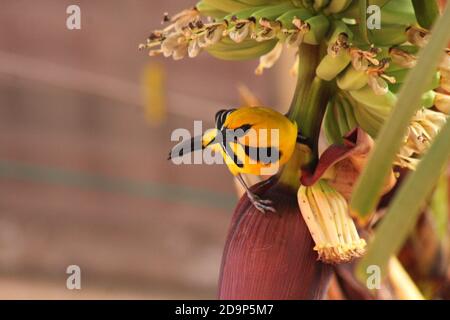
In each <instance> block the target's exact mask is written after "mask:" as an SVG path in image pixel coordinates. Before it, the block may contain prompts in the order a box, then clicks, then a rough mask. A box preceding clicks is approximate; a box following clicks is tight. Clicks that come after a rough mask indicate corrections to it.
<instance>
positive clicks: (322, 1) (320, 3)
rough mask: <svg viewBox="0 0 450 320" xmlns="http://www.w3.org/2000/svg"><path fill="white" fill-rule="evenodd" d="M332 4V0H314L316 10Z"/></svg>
mask: <svg viewBox="0 0 450 320" xmlns="http://www.w3.org/2000/svg"><path fill="white" fill-rule="evenodd" d="M329 4H330V0H314V4H313V8H314V10H316V11H319V10H321V9H322V8H324V7H326V6H327V5H329Z"/></svg>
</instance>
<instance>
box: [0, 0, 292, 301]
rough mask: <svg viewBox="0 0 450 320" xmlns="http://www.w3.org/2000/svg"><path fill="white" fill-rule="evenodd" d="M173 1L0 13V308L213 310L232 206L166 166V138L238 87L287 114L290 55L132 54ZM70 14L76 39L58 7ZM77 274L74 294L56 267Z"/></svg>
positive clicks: (232, 195) (4, 4) (229, 183)
mask: <svg viewBox="0 0 450 320" xmlns="http://www.w3.org/2000/svg"><path fill="white" fill-rule="evenodd" d="M194 3H195V1H186V0H185V1H183V0H170V1H162V0H127V1H124V0H109V1H104V0H84V1H75V0H72V1H66V0H40V1H38V2H37V1H32V0H2V1H1V2H0V298H2V299H5V298H6V299H9V298H19V299H20V298H31V299H47V298H50V299H53V298H61V299H90V298H100V299H101V298H112V299H116V298H137V299H139V298H144V299H154V298H156V299H158V298H159V299H165V298H168V299H170V298H174V299H177V298H185V299H196V298H215V297H216V283H217V280H218V273H219V266H220V260H221V254H222V247H223V244H224V242H225V234H226V231H227V228H228V224H229V220H230V217H231V214H232V209H233V207H234V205H235V203H236V202H237V197H236V191H235V188H234V185H233V180H232V178H231V176H230V174H229V173H228V171H227V169H226V168H225V167H224V166H218V165H214V166H208V165H190V166H175V165H173V164H172V163H171V162H168V161H167V160H166V157H167V154H168V152H169V150H170V148H171V146H173V144H174V143H173V142H171V141H170V135H171V132H172V131H173V130H174V129H176V128H186V129H188V130H190V131H192V130H193V121H194V120H204V123H203V124H204V128H205V129H206V128H209V127H210V126H211V125H212V121H211V120H212V119H213V118H214V114H215V112H216V111H217V110H219V109H221V108H227V107H231V106H236V105H238V104H239V103H240V102H239V94H238V86H239V85H240V84H242V83H244V84H246V85H247V86H248V88H249V89H250V90H251V91H252V92H253V93H254V94H255V95H256V96H257V97H258V98H260V99H261V101H263V102H264V103H265V104H267V105H272V106H278V107H279V109H280V110H286V109H287V107H288V102H289V100H290V97H291V91H292V87H293V85H294V78H290V77H287V76H286V74H288V69H289V68H290V67H291V62H292V61H291V60H292V59H293V57H292V56H289V57H286V58H284V59H282V61H281V62H280V63H279V64H277V66H276V67H275V68H273V69H271V70H269V71H267V72H266V73H265V74H264V75H263V76H262V77H256V76H254V72H253V71H254V68H255V67H256V65H257V61H249V62H224V61H219V60H216V59H213V58H211V57H209V56H208V55H207V54H206V53H203V54H202V55H201V56H200V57H198V58H196V59H188V58H187V59H184V60H182V61H172V60H169V59H163V58H160V57H157V58H150V57H148V56H147V54H146V53H145V52H138V50H137V47H138V44H139V43H141V42H143V41H144V40H145V38H146V37H147V36H148V35H149V33H150V31H151V30H153V29H156V28H160V27H161V25H160V23H161V20H162V17H163V13H164V12H169V13H170V14H173V13H176V12H178V11H180V10H181V9H183V8H185V7H190V6H192V5H194ZM73 4H76V5H78V6H80V8H81V30H68V29H67V28H66V19H67V17H68V14H67V13H66V9H67V7H68V6H69V5H73ZM69 265H78V266H79V267H80V268H81V287H82V289H81V290H72V291H71V290H68V289H67V288H66V279H67V277H68V276H69V275H68V274H66V268H67V267H68V266H69Z"/></svg>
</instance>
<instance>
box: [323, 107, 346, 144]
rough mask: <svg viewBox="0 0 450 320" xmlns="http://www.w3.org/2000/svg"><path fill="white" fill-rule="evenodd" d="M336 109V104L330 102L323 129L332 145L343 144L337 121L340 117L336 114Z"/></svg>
mask: <svg viewBox="0 0 450 320" xmlns="http://www.w3.org/2000/svg"><path fill="white" fill-rule="evenodd" d="M335 109H336V108H335V104H334V103H333V102H330V103H329V104H328V106H327V109H326V111H325V115H324V118H323V129H324V132H325V136H326V137H327V140H328V142H329V143H330V144H342V143H343V139H342V136H341V131H340V128H339V124H338V121H337V120H336V118H337V117H338V115H337V114H336V113H335Z"/></svg>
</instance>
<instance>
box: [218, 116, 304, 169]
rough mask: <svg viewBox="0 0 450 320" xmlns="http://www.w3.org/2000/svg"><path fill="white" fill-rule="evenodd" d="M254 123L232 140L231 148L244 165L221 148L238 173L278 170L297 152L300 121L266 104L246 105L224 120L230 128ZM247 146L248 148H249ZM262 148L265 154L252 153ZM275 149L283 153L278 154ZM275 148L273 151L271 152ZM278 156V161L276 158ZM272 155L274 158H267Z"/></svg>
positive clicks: (260, 152)
mask: <svg viewBox="0 0 450 320" xmlns="http://www.w3.org/2000/svg"><path fill="white" fill-rule="evenodd" d="M246 125H250V129H249V130H248V131H247V132H246V134H244V135H243V136H240V137H238V138H237V141H236V142H235V143H234V142H232V143H230V148H231V150H232V151H233V153H234V154H235V155H236V158H238V159H239V160H240V161H241V163H242V165H240V166H239V165H236V163H235V161H234V160H233V159H232V158H230V156H229V155H228V154H227V153H226V152H225V151H224V150H223V149H221V150H220V152H221V153H222V155H223V157H224V159H225V162H226V164H227V165H228V168H229V169H230V171H231V173H233V174H234V175H236V174H238V173H248V174H256V175H270V174H275V173H276V172H277V171H278V169H279V167H280V166H281V165H283V164H284V163H286V162H287V161H288V160H289V159H290V157H291V156H292V153H293V152H294V148H295V144H296V140H297V124H296V123H295V122H292V121H290V120H289V119H288V118H287V117H286V116H284V115H282V114H281V113H279V112H277V111H275V110H272V109H270V108H265V107H245V108H241V109H237V110H235V111H233V112H232V113H230V114H229V115H228V117H227V118H226V120H225V122H224V128H226V129H239V128H242V127H243V126H244V127H245V126H246ZM246 149H247V152H246ZM248 149H250V153H251V152H252V151H253V152H259V156H261V157H262V158H263V160H262V161H259V159H258V158H259V157H255V156H254V153H253V156H250V157H249V155H248V153H249V150H248ZM274 150H278V151H279V155H278V156H277V157H274V152H273V151H274ZM270 151H272V153H270ZM274 158H275V161H274ZM264 159H269V160H270V161H264Z"/></svg>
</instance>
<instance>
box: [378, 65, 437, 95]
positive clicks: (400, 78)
mask: <svg viewBox="0 0 450 320" xmlns="http://www.w3.org/2000/svg"><path fill="white" fill-rule="evenodd" d="M410 70H411V69H406V68H405V69H398V70H395V71H389V69H388V70H387V71H386V72H385V73H386V75H387V76H390V77H394V78H395V83H398V84H402V83H404V82H405V80H406V77H407V75H408V73H409V71H410ZM440 81H441V74H440V72H435V73H434V74H433V78H432V79H430V82H429V85H428V86H427V87H426V90H432V89H436V88H437V87H439V83H440Z"/></svg>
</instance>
